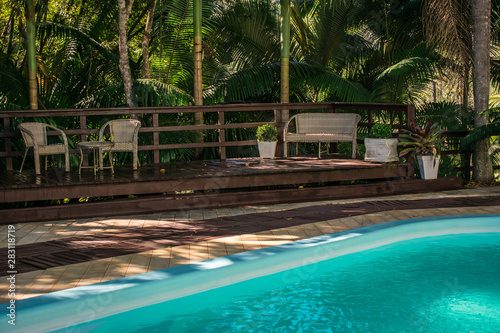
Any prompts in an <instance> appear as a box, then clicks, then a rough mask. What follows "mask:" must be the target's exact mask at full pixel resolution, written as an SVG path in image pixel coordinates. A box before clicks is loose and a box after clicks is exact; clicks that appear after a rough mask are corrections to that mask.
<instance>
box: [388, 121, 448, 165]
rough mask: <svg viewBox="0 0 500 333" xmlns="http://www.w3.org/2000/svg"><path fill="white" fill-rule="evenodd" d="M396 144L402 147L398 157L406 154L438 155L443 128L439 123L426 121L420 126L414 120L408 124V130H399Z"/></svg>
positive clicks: (441, 142)
mask: <svg viewBox="0 0 500 333" xmlns="http://www.w3.org/2000/svg"><path fill="white" fill-rule="evenodd" d="M401 131H402V132H403V134H400V135H399V143H398V146H400V147H403V150H402V151H401V152H400V153H399V157H402V156H405V155H407V154H410V155H412V156H413V157H415V155H434V156H437V155H439V153H440V151H441V146H442V144H443V142H444V141H443V137H442V134H443V132H444V129H442V128H441V126H440V125H439V123H432V121H428V122H427V123H426V124H425V126H424V127H423V128H422V127H420V126H418V125H417V124H416V123H415V122H412V123H411V125H410V130H405V129H403V130H401Z"/></svg>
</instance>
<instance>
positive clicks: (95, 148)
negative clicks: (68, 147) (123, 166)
mask: <svg viewBox="0 0 500 333" xmlns="http://www.w3.org/2000/svg"><path fill="white" fill-rule="evenodd" d="M114 145H115V144H114V143H113V142H109V141H85V142H80V143H78V144H77V145H76V146H77V147H78V148H79V149H80V155H81V159H80V168H79V169H78V173H79V174H81V173H82V169H94V176H95V175H96V171H97V169H98V168H99V149H105V148H109V162H110V165H111V166H109V167H105V166H102V168H101V170H103V169H111V172H112V173H115V169H114V168H113V156H112V155H113V150H112V149H111V148H113V147H114ZM84 149H87V150H92V153H93V155H94V161H93V163H94V165H89V166H82V164H83V150H84Z"/></svg>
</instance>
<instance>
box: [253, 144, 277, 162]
mask: <svg viewBox="0 0 500 333" xmlns="http://www.w3.org/2000/svg"><path fill="white" fill-rule="evenodd" d="M276 144H277V142H276V141H274V142H257V145H258V147H259V156H260V158H274V153H275V152H276Z"/></svg>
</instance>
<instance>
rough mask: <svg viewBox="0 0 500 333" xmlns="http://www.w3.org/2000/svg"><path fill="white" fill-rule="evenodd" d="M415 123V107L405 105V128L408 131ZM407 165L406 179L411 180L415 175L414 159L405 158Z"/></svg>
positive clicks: (410, 157)
mask: <svg viewBox="0 0 500 333" xmlns="http://www.w3.org/2000/svg"><path fill="white" fill-rule="evenodd" d="M414 121H415V106H414V105H407V106H406V127H407V128H408V129H409V128H410V126H411V123H412V122H414ZM406 161H407V163H408V174H407V177H408V178H413V177H414V175H415V163H416V161H415V158H413V157H412V156H411V155H410V156H408V157H407V159H406Z"/></svg>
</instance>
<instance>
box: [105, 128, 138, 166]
mask: <svg viewBox="0 0 500 333" xmlns="http://www.w3.org/2000/svg"><path fill="white" fill-rule="evenodd" d="M108 126H109V133H110V134H111V140H110V141H111V142H113V143H114V144H115V145H114V146H113V148H111V150H112V151H113V152H131V153H132V154H133V167H134V170H137V167H138V166H141V165H140V163H139V158H138V155H137V137H138V134H139V129H140V128H141V122H140V121H139V120H136V119H114V120H110V121H108V122H107V123H105V124H104V125H103V126H102V127H101V129H100V130H99V141H103V140H104V130H105V129H106V127H108ZM107 151H109V149H100V152H99V165H100V167H101V169H102V167H103V157H102V155H103V153H104V152H107Z"/></svg>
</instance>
